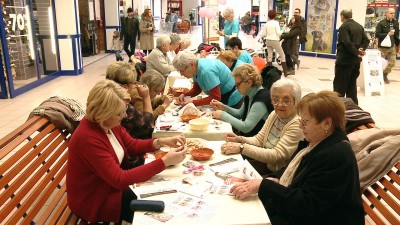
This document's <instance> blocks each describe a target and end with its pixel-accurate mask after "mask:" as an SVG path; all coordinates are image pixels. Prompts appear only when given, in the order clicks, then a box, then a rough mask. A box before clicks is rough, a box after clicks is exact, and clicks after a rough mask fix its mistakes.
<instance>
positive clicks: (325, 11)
mask: <svg viewBox="0 0 400 225" xmlns="http://www.w3.org/2000/svg"><path fill="white" fill-rule="evenodd" d="M335 2H336V1H333V0H310V1H308V5H307V7H308V10H307V12H308V18H307V40H308V41H307V42H306V46H305V50H306V51H309V52H318V53H328V54H331V53H332V44H333V30H334V20H335Z"/></svg>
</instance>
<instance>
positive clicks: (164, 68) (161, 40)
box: [146, 35, 175, 77]
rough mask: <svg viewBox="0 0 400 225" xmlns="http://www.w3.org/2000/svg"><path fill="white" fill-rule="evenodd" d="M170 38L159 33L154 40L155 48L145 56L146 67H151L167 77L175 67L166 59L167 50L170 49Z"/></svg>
mask: <svg viewBox="0 0 400 225" xmlns="http://www.w3.org/2000/svg"><path fill="white" fill-rule="evenodd" d="M170 44H171V39H170V37H169V36H168V35H161V36H160V37H158V38H157V40H156V48H155V49H154V50H153V51H151V53H150V54H149V55H148V56H147V58H146V69H147V70H149V69H153V70H157V71H158V72H160V73H161V74H162V75H163V76H164V77H167V76H168V74H169V73H171V71H174V70H175V68H174V67H173V66H172V64H171V62H170V60H169V59H168V56H167V52H168V51H170Z"/></svg>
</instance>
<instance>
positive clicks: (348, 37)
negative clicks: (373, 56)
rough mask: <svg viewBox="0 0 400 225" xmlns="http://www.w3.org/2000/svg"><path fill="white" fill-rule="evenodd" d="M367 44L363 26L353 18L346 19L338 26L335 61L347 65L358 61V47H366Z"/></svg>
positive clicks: (359, 59)
mask: <svg viewBox="0 0 400 225" xmlns="http://www.w3.org/2000/svg"><path fill="white" fill-rule="evenodd" d="M368 45H369V39H368V37H367V35H366V34H365V32H364V28H363V27H362V26H361V25H360V24H359V23H357V22H356V21H354V20H353V19H347V20H346V21H345V22H343V24H342V25H341V26H340V28H339V35H338V42H337V52H336V62H335V63H336V64H342V65H348V64H354V63H358V62H360V61H361V58H359V57H358V53H359V51H358V49H360V48H362V49H366V48H367V47H368Z"/></svg>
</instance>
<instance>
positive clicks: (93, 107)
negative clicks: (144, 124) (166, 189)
mask: <svg viewBox="0 0 400 225" xmlns="http://www.w3.org/2000/svg"><path fill="white" fill-rule="evenodd" d="M129 101H130V96H129V94H128V92H127V91H126V90H125V89H124V88H123V87H121V86H120V85H118V84H117V83H115V82H114V81H111V80H103V81H100V82H98V83H97V84H96V85H95V86H94V87H93V88H92V90H91V91H90V92H89V96H88V99H87V104H86V117H85V118H84V119H82V121H81V122H80V124H79V126H78V128H77V129H76V130H75V132H74V134H73V135H72V137H71V140H70V142H69V146H68V147H69V151H68V167H67V179H66V182H67V197H68V205H69V207H70V209H71V210H72V212H73V213H74V214H76V215H77V216H79V217H80V218H82V219H84V220H86V221H88V222H117V223H120V222H121V221H122V220H125V221H127V222H131V221H132V219H133V212H132V211H131V210H130V202H131V200H133V199H136V195H135V194H134V193H133V192H132V190H131V189H130V188H129V185H131V184H133V183H137V182H143V181H146V180H148V179H150V178H151V177H152V176H154V175H156V174H158V173H160V172H161V171H163V170H164V169H165V168H166V167H167V166H169V165H174V164H177V163H180V162H182V161H183V159H184V158H185V154H186V150H184V149H183V146H184V144H185V137H184V136H182V135H181V136H174V137H167V138H157V139H147V140H139V139H134V138H132V137H131V136H130V135H129V134H128V133H127V132H126V131H125V129H124V128H123V127H121V125H120V123H121V120H122V119H123V118H124V117H126V111H125V110H126V104H127V103H128V102H129ZM162 145H168V146H171V147H174V148H173V149H171V151H170V152H168V154H166V155H165V156H164V157H162V158H161V159H157V160H154V161H153V162H151V163H148V164H145V165H142V166H139V167H136V168H134V169H127V168H128V166H129V163H128V155H130V156H138V155H142V154H145V153H147V152H154V151H155V150H156V149H159V148H160V147H161V146H162ZM179 146H180V147H179Z"/></svg>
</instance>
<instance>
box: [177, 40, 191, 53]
mask: <svg viewBox="0 0 400 225" xmlns="http://www.w3.org/2000/svg"><path fill="white" fill-rule="evenodd" d="M179 43H180V45H181V46H180V47H181V50H185V49H187V48H189V46H190V45H191V44H192V41H191V40H190V39H189V38H183V39H181V41H180V42H179ZM183 47H185V48H183Z"/></svg>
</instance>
